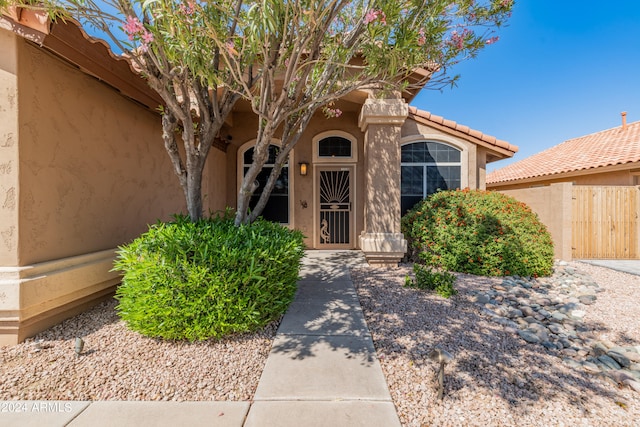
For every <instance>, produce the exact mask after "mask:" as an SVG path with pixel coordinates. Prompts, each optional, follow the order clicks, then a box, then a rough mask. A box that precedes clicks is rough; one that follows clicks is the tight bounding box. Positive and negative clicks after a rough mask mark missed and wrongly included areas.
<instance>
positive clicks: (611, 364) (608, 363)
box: [598, 354, 621, 370]
mask: <svg viewBox="0 0 640 427" xmlns="http://www.w3.org/2000/svg"><path fill="white" fill-rule="evenodd" d="M598 360H599V361H600V362H602V365H604V366H605V367H606V368H608V369H615V370H618V369H620V368H621V366H620V364H619V363H618V362H616V361H615V360H613V359H612V358H611V357H609V356H607V355H606V354H603V355H602V356H598Z"/></svg>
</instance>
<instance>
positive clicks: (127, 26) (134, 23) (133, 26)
mask: <svg viewBox="0 0 640 427" xmlns="http://www.w3.org/2000/svg"><path fill="white" fill-rule="evenodd" d="M122 29H123V30H124V32H125V33H126V34H127V35H128V36H129V40H133V38H134V37H135V36H136V35H137V34H138V33H139V32H141V31H144V25H142V22H140V20H139V19H138V18H136V17H135V16H127V20H126V22H125V23H124V25H123V26H122Z"/></svg>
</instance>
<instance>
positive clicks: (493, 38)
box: [484, 36, 500, 44]
mask: <svg viewBox="0 0 640 427" xmlns="http://www.w3.org/2000/svg"><path fill="white" fill-rule="evenodd" d="M498 40H500V37H498V36H495V37H491V38H490V39H487V40H485V41H484V42H485V43H486V44H494V43H495V42H497V41H498Z"/></svg>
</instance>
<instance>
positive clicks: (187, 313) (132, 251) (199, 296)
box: [114, 216, 304, 340]
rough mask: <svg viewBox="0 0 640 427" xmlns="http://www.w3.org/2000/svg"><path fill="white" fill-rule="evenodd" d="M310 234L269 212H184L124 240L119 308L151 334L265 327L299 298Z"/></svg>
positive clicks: (214, 333) (215, 334) (188, 335)
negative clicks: (196, 215) (247, 217)
mask: <svg viewBox="0 0 640 427" xmlns="http://www.w3.org/2000/svg"><path fill="white" fill-rule="evenodd" d="M303 256H304V244H303V236H302V234H301V233H300V232H298V231H292V230H289V229H287V228H285V227H283V226H281V225H279V224H275V223H271V222H268V221H264V220H262V219H260V220H258V221H256V222H254V223H253V224H250V225H242V226H240V227H236V226H234V224H233V219H232V218H230V217H217V218H205V219H202V220H200V221H197V222H192V221H191V220H190V219H189V218H188V217H185V216H176V217H175V219H174V221H172V222H168V223H161V222H159V223H157V224H155V225H153V226H151V227H150V228H149V230H148V231H147V232H146V233H144V234H143V235H141V236H140V237H138V238H137V239H135V240H134V241H133V242H132V243H130V244H129V245H126V246H122V247H120V248H119V250H118V256H117V259H116V262H115V264H114V266H115V268H114V270H118V271H121V272H123V275H124V276H123V279H122V284H121V285H120V286H119V287H118V289H117V291H116V298H117V299H118V301H119V305H118V306H117V311H118V314H119V316H120V317H121V318H122V319H123V320H124V321H125V322H126V323H127V325H128V326H129V328H130V329H132V330H135V331H137V332H140V333H142V334H144V335H146V336H149V337H158V338H164V339H175V340H179V339H187V340H204V339H208V338H219V337H222V336H225V335H228V334H233V333H238V332H247V331H252V330H256V329H259V328H261V327H263V326H264V325H266V324H267V323H269V322H270V321H272V320H274V319H276V318H278V317H279V316H280V315H281V314H283V313H284V312H285V311H286V309H287V307H288V306H289V304H290V303H291V301H292V300H293V297H294V294H295V291H296V288H297V279H298V273H299V270H300V261H301V259H302V257H303Z"/></svg>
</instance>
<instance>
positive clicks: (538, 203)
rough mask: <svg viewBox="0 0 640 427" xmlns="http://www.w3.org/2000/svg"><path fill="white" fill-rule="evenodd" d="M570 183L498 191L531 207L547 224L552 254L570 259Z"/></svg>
mask: <svg viewBox="0 0 640 427" xmlns="http://www.w3.org/2000/svg"><path fill="white" fill-rule="evenodd" d="M572 187H573V186H572V185H571V183H569V182H564V183H557V184H552V185H550V186H547V187H537V188H523V189H518V190H506V191H502V190H501V191H500V192H501V193H503V194H506V195H508V196H511V197H513V198H515V199H516V200H519V201H521V202H523V203H525V204H527V205H529V207H531V209H532V210H533V211H534V212H535V213H536V214H538V217H539V218H540V221H542V223H543V224H544V225H546V226H547V229H548V230H549V233H551V238H552V239H553V244H554V256H555V257H556V258H557V259H563V260H565V261H570V260H571V258H572V251H571V219H572V204H571V203H572V196H573V192H572Z"/></svg>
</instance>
